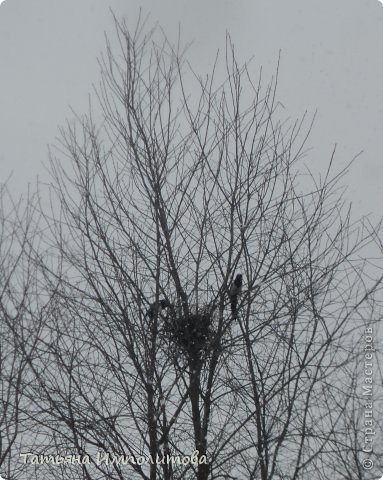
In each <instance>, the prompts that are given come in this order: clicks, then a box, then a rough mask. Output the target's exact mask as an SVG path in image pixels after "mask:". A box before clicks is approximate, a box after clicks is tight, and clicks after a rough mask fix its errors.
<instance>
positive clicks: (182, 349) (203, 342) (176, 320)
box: [163, 311, 219, 359]
mask: <svg viewBox="0 0 383 480" xmlns="http://www.w3.org/2000/svg"><path fill="white" fill-rule="evenodd" d="M163 333H164V336H165V337H166V340H167V343H168V344H169V346H170V351H171V352H173V354H175V355H177V358H179V354H180V353H181V354H182V355H183V356H184V357H186V358H187V359H195V358H201V359H202V358H206V356H207V355H208V354H209V353H210V352H211V351H212V350H213V349H214V348H216V347H217V345H218V343H219V342H217V339H218V335H217V331H216V329H215V328H214V326H213V312H209V311H202V312H194V313H190V314H189V315H187V316H185V315H180V316H175V315H174V316H171V315H169V316H167V317H166V318H165V322H164V330H163Z"/></svg>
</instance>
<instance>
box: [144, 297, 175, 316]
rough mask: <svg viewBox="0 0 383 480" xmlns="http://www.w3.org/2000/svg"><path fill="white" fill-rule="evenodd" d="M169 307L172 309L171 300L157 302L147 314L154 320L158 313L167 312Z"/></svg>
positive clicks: (151, 305)
mask: <svg viewBox="0 0 383 480" xmlns="http://www.w3.org/2000/svg"><path fill="white" fill-rule="evenodd" d="M168 307H170V302H169V300H166V299H164V298H163V299H162V300H160V301H159V302H158V303H157V302H153V303H151V304H150V307H149V309H148V311H147V312H146V315H147V316H148V317H149V318H154V317H155V315H156V313H161V312H162V311H163V310H165V309H166V308H168Z"/></svg>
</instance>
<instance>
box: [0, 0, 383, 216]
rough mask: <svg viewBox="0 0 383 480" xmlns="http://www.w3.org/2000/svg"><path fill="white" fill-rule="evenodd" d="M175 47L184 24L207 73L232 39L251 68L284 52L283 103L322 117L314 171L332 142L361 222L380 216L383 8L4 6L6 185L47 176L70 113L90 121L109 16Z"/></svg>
mask: <svg viewBox="0 0 383 480" xmlns="http://www.w3.org/2000/svg"><path fill="white" fill-rule="evenodd" d="M141 4H142V7H143V11H144V13H150V15H151V19H152V20H153V22H154V21H157V20H158V21H159V23H160V25H162V26H163V28H164V30H165V32H166V33H167V34H168V35H169V37H170V39H173V40H174V39H175V38H176V34H177V31H178V26H179V24H180V25H181V28H182V37H183V40H184V41H193V42H194V43H193V46H192V47H191V49H190V51H189V58H190V60H191V62H192V63H193V64H194V65H195V66H196V67H197V68H198V69H199V70H200V71H203V70H205V69H207V68H208V67H209V65H211V63H212V61H213V59H214V53H215V51H216V49H217V48H219V47H222V46H223V44H224V40H225V31H226V30H228V31H229V32H230V33H231V35H232V38H233V40H234V42H235V44H236V47H237V51H238V52H239V54H240V56H241V58H242V59H246V58H248V57H251V56H254V59H255V60H254V61H255V62H256V64H257V65H261V64H262V65H264V66H265V69H266V71H267V72H271V71H272V70H273V69H274V67H275V64H276V60H277V57H278V52H279V50H280V49H281V52H282V60H281V66H280V76H279V95H278V98H279V99H280V101H281V102H282V103H283V105H284V107H285V112H286V115H289V116H291V117H292V118H293V119H294V118H296V117H297V116H300V115H301V114H303V113H304V111H305V110H308V112H309V113H310V114H313V113H314V111H315V110H316V109H317V110H318V116H317V120H316V124H315V126H314V130H313V133H312V135H311V138H310V142H309V144H310V146H311V147H312V151H311V152H310V153H309V154H308V156H307V164H308V165H309V166H312V167H313V168H314V169H316V167H317V166H318V165H323V167H324V166H325V165H326V162H328V159H329V157H330V154H331V151H332V148H333V146H334V144H335V143H337V145H338V153H337V163H338V165H339V167H341V166H342V165H345V164H346V163H347V162H348V161H349V160H350V159H351V158H352V157H353V156H354V155H355V154H357V153H358V152H359V151H361V150H364V153H363V155H362V156H361V157H360V158H359V159H358V161H357V162H356V164H355V165H354V167H353V169H352V172H351V173H350V174H349V176H348V177H347V183H348V184H349V188H348V191H347V197H348V198H349V199H350V200H351V199H352V200H353V201H354V204H355V207H356V209H357V213H358V214H362V213H368V212H374V213H375V214H377V215H378V216H379V215H380V214H381V205H380V203H381V200H382V190H383V189H382V186H381V182H382V174H383V165H382V163H383V155H382V152H383V129H382V127H383V6H382V5H381V4H380V3H379V2H378V0H336V1H335V0H320V1H314V0H235V1H234V0H232V1H228V0H209V1H206V0H193V1H190V0H187V1H186V0H161V1H158V0H148V1H145V2H138V1H133V0H110V1H106V0H62V1H58V0H33V1H31V0H6V1H5V2H4V3H3V4H2V5H1V6H0V181H3V180H4V179H5V178H6V177H7V176H8V175H9V174H10V173H11V172H12V171H13V178H12V187H13V189H14V190H15V191H19V192H22V191H24V190H25V189H26V186H27V183H28V182H33V181H34V179H35V177H36V175H39V176H40V177H41V178H43V179H44V178H46V173H45V172H44V168H43V166H42V164H43V162H45V163H46V162H47V158H48V156H47V145H48V144H50V143H53V142H54V141H55V137H56V136H57V133H58V130H57V127H58V125H59V124H62V123H64V121H65V119H66V118H68V117H69V118H70V117H71V116H72V115H71V112H70V110H69V105H71V106H72V107H73V108H74V109H75V110H76V111H77V112H79V113H81V112H84V111H86V109H87V104H88V93H89V92H91V90H92V83H97V81H98V78H99V70H98V65H97V61H96V57H97V55H99V53H100V51H102V49H103V46H104V31H106V32H110V33H111V34H113V28H112V19H111V15H110V13H109V7H110V8H112V9H113V10H114V12H115V13H116V14H117V16H122V15H124V16H126V17H127V19H128V21H129V22H132V24H133V23H134V22H135V20H136V18H137V14H138V11H139V6H140V5H141Z"/></svg>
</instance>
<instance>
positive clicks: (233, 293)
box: [229, 273, 242, 315]
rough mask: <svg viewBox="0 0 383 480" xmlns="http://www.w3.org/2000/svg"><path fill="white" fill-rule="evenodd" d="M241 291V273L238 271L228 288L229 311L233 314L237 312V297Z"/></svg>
mask: <svg viewBox="0 0 383 480" xmlns="http://www.w3.org/2000/svg"><path fill="white" fill-rule="evenodd" d="M241 293H242V275H241V274H240V273H239V274H238V275H237V276H236V277H235V280H234V282H233V283H232V284H231V287H230V290H229V299H230V307H231V313H232V314H233V315H235V314H236V313H237V305H238V297H239V295H241Z"/></svg>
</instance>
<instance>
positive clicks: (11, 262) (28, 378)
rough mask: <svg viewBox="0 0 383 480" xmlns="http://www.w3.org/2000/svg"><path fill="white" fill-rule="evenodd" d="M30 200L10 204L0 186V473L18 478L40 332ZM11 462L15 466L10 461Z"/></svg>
mask: <svg viewBox="0 0 383 480" xmlns="http://www.w3.org/2000/svg"><path fill="white" fill-rule="evenodd" d="M36 204H37V202H36V197H35V196H33V195H29V194H28V197H27V199H22V198H21V199H19V200H18V201H15V200H14V199H13V197H12V195H11V193H10V191H9V188H8V187H7V184H1V185H0V402H1V408H0V472H1V474H3V475H4V476H5V477H6V478H14V479H16V478H19V477H20V476H21V475H22V474H23V471H25V470H26V466H25V465H22V464H20V463H18V462H17V460H18V454H19V451H20V449H21V448H22V446H23V445H32V446H33V444H34V438H33V436H32V437H31V433H30V432H31V430H32V424H33V422H32V420H31V413H32V412H31V410H30V409H29V402H28V395H27V390H28V389H29V386H30V385H31V383H32V382H33V373H32V371H31V368H30V364H31V362H33V361H34V360H35V359H36V357H37V356H38V344H39V340H40V338H41V336H42V331H43V315H42V309H43V304H44V302H45V301H46V299H45V298H44V294H43V292H41V290H40V288H41V283H40V280H39V278H40V275H39V269H38V268H37V264H36V262H35V261H34V251H35V249H36V248H37V243H38V240H39V238H40V235H39V226H38V223H39V220H38V214H37V210H36ZM15 458H16V462H15Z"/></svg>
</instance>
